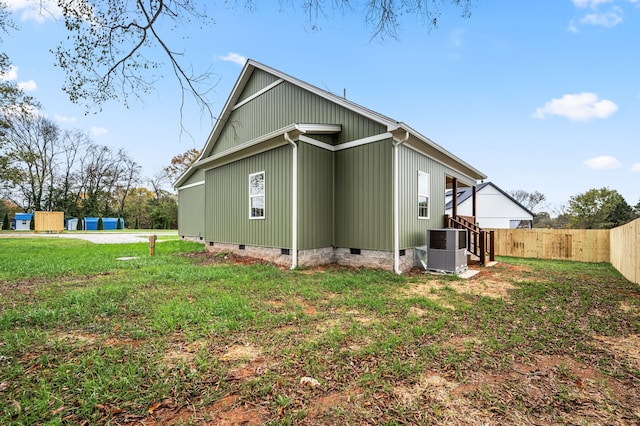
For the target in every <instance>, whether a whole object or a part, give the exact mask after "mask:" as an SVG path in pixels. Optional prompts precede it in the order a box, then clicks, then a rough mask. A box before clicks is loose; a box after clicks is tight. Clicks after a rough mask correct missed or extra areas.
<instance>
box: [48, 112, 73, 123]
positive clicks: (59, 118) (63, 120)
mask: <svg viewBox="0 0 640 426" xmlns="http://www.w3.org/2000/svg"><path fill="white" fill-rule="evenodd" d="M53 118H55V120H56V121H57V122H58V123H75V122H76V118H75V117H67V116H66V115H60V114H54V115H53Z"/></svg>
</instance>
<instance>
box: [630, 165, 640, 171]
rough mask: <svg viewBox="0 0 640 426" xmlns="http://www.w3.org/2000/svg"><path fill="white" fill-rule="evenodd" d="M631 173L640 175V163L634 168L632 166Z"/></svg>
mask: <svg viewBox="0 0 640 426" xmlns="http://www.w3.org/2000/svg"><path fill="white" fill-rule="evenodd" d="M631 172H632V173H640V163H636V164H634V165H633V166H631Z"/></svg>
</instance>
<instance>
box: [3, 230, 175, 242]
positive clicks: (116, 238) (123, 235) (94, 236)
mask: <svg viewBox="0 0 640 426" xmlns="http://www.w3.org/2000/svg"><path fill="white" fill-rule="evenodd" d="M151 235H154V233H153V232H140V233H135V234H133V233H130V232H105V233H101V232H96V233H86V234H84V233H77V234H76V233H70V234H67V233H60V234H43V233H35V232H33V233H23V232H20V233H16V234H0V238H11V237H23V238H24V237H30V238H31V237H35V238H75V239H80V240H85V241H90V242H92V243H95V244H126V243H148V242H149V236H151ZM155 235H157V240H156V241H157V242H161V241H162V237H163V236H164V235H174V234H167V233H158V234H155Z"/></svg>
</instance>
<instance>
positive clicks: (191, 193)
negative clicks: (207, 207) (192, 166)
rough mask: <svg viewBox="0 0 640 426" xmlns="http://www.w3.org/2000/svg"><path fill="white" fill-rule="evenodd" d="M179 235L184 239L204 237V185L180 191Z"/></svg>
mask: <svg viewBox="0 0 640 426" xmlns="http://www.w3.org/2000/svg"><path fill="white" fill-rule="evenodd" d="M178 199H179V200H180V201H179V203H178V233H179V235H181V236H183V237H192V238H200V237H204V185H198V186H192V187H189V188H186V189H180V190H178Z"/></svg>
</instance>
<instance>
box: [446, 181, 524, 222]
mask: <svg viewBox="0 0 640 426" xmlns="http://www.w3.org/2000/svg"><path fill="white" fill-rule="evenodd" d="M488 185H491V186H492V187H493V188H495V189H497V190H498V191H499V192H500V193H502V195H504V196H505V197H507V198H508V199H510V200H511V201H512V202H513V203H514V204H517V205H518V206H519V207H521V208H522V209H523V210H524V211H526V212H527V213H529V214H530V215H531V216H535V214H534V213H533V212H532V211H531V210H529V209H528V208H526V207H525V206H523V205H522V204H521V203H520V202H519V201H518V200H516V199H515V198H513V197H512V196H511V195H509V194H507V193H506V192H504V191H503V190H502V189H501V188H499V187H498V186H496V185H495V184H493V183H491V182H483V183H481V184H480V185H478V186H477V187H476V193H478V192H480V191H482V190H483V189H484V188H485V187H487V186H488ZM452 195H453V190H452V189H449V190H447V192H446V193H445V196H446V197H451V196H452ZM472 195H473V189H472V188H470V187H464V188H458V205H460V204H462V203H464V202H465V201H466V200H467V199H469V198H470V197H471V196H472ZM452 208H453V199H451V200H449V201H447V204H446V205H445V207H444V209H445V210H450V209H452Z"/></svg>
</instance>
